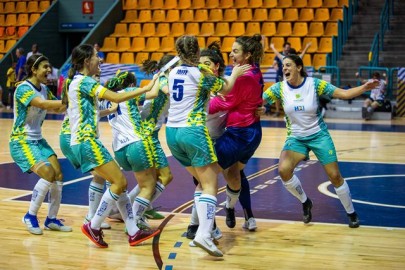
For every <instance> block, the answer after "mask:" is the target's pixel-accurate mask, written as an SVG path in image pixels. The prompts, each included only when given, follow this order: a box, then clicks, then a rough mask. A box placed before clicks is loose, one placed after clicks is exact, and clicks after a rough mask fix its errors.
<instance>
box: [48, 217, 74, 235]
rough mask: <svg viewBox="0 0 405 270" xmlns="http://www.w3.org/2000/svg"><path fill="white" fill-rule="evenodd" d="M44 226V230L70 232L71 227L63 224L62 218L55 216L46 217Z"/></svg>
mask: <svg viewBox="0 0 405 270" xmlns="http://www.w3.org/2000/svg"><path fill="white" fill-rule="evenodd" d="M44 227H45V230H51V231H60V232H71V231H72V227H70V226H66V225H64V224H63V223H62V220H61V219H57V218H49V217H46V219H45V224H44Z"/></svg>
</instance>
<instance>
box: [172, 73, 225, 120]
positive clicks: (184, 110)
mask: <svg viewBox="0 0 405 270" xmlns="http://www.w3.org/2000/svg"><path fill="white" fill-rule="evenodd" d="M200 70H204V71H205V73H206V74H209V75H204V73H202V72H201V71H200ZM223 85H224V81H223V79H221V78H218V77H216V76H215V75H214V74H213V73H212V71H211V70H210V69H209V67H207V66H205V65H198V67H191V66H187V65H181V66H178V67H175V68H174V69H173V70H172V71H170V74H169V94H170V108H169V116H168V120H167V124H166V126H168V127H189V126H204V125H205V123H206V120H207V106H208V101H209V99H210V93H211V92H212V93H214V94H215V93H217V92H219V91H220V90H221V89H222V86H223Z"/></svg>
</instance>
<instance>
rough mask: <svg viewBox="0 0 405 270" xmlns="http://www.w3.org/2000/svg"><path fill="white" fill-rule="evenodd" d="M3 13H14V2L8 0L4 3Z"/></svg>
mask: <svg viewBox="0 0 405 270" xmlns="http://www.w3.org/2000/svg"><path fill="white" fill-rule="evenodd" d="M4 13H5V14H10V13H15V4H14V2H12V1H8V2H6V3H5V4H4Z"/></svg>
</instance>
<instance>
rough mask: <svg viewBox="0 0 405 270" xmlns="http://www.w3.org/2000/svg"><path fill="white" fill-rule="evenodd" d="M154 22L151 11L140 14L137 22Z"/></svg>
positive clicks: (143, 11) (140, 12)
mask: <svg viewBox="0 0 405 270" xmlns="http://www.w3.org/2000/svg"><path fill="white" fill-rule="evenodd" d="M151 21H152V11H151V10H141V11H139V13H138V18H137V19H136V22H144V23H148V22H151Z"/></svg>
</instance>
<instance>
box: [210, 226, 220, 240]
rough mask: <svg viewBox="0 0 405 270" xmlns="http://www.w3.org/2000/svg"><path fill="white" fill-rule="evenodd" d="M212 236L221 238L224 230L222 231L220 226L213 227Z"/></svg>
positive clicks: (216, 238)
mask: <svg viewBox="0 0 405 270" xmlns="http://www.w3.org/2000/svg"><path fill="white" fill-rule="evenodd" d="M211 236H212V238H214V239H215V240H219V239H221V238H222V232H221V230H220V229H219V227H216V228H215V229H213V230H212V231H211Z"/></svg>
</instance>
